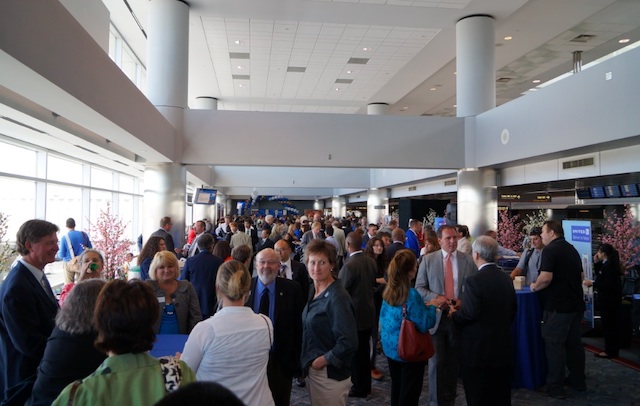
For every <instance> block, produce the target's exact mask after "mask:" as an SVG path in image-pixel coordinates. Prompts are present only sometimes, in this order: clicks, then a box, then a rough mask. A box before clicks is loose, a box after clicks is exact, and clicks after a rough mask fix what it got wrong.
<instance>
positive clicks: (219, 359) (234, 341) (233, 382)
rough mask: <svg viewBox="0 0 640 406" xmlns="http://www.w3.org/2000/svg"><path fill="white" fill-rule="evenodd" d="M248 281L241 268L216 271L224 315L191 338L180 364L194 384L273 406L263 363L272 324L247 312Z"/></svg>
mask: <svg viewBox="0 0 640 406" xmlns="http://www.w3.org/2000/svg"><path fill="white" fill-rule="evenodd" d="M250 289H251V275H249V271H247V268H246V267H245V265H244V264H243V263H242V262H239V261H235V260H231V261H228V262H225V263H224V264H222V265H221V266H220V268H218V275H217V276H216V295H217V297H218V300H219V301H220V302H221V303H222V309H220V310H218V311H217V312H216V314H214V315H213V316H212V317H210V318H208V319H206V320H204V321H203V322H201V323H199V324H198V325H197V326H196V327H195V328H194V329H193V331H192V332H191V334H190V335H189V339H188V340H187V343H186V344H185V346H184V351H183V352H182V357H181V359H182V360H183V361H184V362H186V363H187V365H189V366H190V367H191V368H192V369H193V370H194V371H195V373H196V378H197V379H198V381H213V382H217V383H219V384H221V385H223V386H225V387H226V388H228V389H229V390H231V391H232V392H233V393H234V394H235V395H236V396H238V397H239V398H240V400H242V401H243V402H244V403H245V404H247V405H252V406H254V405H255V406H272V405H274V402H273V396H272V395H271V390H270V389H269V385H268V381H267V362H268V361H269V350H270V349H271V345H272V343H273V326H272V325H271V320H269V317H266V316H265V315H263V314H256V313H254V312H253V310H252V309H251V307H247V306H245V303H246V301H247V298H248V297H249V291H250Z"/></svg>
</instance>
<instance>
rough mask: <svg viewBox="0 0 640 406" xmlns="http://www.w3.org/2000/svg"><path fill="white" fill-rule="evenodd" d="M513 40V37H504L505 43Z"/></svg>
mask: <svg viewBox="0 0 640 406" xmlns="http://www.w3.org/2000/svg"><path fill="white" fill-rule="evenodd" d="M512 39H513V37H504V40H505V41H511V40H512Z"/></svg>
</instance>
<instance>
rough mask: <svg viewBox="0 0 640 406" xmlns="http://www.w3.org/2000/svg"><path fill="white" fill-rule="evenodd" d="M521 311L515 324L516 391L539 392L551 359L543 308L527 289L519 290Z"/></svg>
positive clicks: (518, 296) (512, 325)
mask: <svg viewBox="0 0 640 406" xmlns="http://www.w3.org/2000/svg"><path fill="white" fill-rule="evenodd" d="M516 299H517V302H518V310H517V313H516V318H515V320H514V321H513V323H512V324H511V336H512V342H513V363H514V373H513V381H512V387H513V388H516V389H517V388H528V389H536V388H538V387H540V386H542V385H544V383H545V378H546V375H547V359H546V357H545V353H544V342H543V341H542V335H541V333H540V321H541V320H542V308H541V307H540V301H539V300H538V297H537V296H536V294H535V293H534V292H532V291H531V289H530V288H529V287H528V286H527V287H524V288H522V289H521V290H516Z"/></svg>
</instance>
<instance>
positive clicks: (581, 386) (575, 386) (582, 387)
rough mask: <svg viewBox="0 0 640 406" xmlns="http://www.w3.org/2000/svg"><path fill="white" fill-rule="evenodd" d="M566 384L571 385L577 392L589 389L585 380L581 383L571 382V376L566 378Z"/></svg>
mask: <svg viewBox="0 0 640 406" xmlns="http://www.w3.org/2000/svg"><path fill="white" fill-rule="evenodd" d="M564 384H565V386H568V387H570V388H571V389H573V390H574V391H576V392H584V391H586V390H587V385H585V384H584V382H582V383H581V384H577V385H576V384H574V383H573V382H571V380H570V379H569V378H566V379H565V380H564Z"/></svg>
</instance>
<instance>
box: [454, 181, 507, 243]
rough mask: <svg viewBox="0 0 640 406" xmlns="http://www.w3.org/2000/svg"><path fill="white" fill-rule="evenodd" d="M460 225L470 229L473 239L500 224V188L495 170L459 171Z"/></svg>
mask: <svg viewBox="0 0 640 406" xmlns="http://www.w3.org/2000/svg"><path fill="white" fill-rule="evenodd" d="M457 183H458V207H457V209H458V224H464V225H466V226H468V227H469V232H470V233H471V235H472V236H473V237H476V236H479V235H482V234H483V233H484V232H485V231H487V230H490V229H491V230H495V229H496V226H497V224H498V188H497V186H496V171H495V170H493V169H462V170H460V171H458V180H457Z"/></svg>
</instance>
